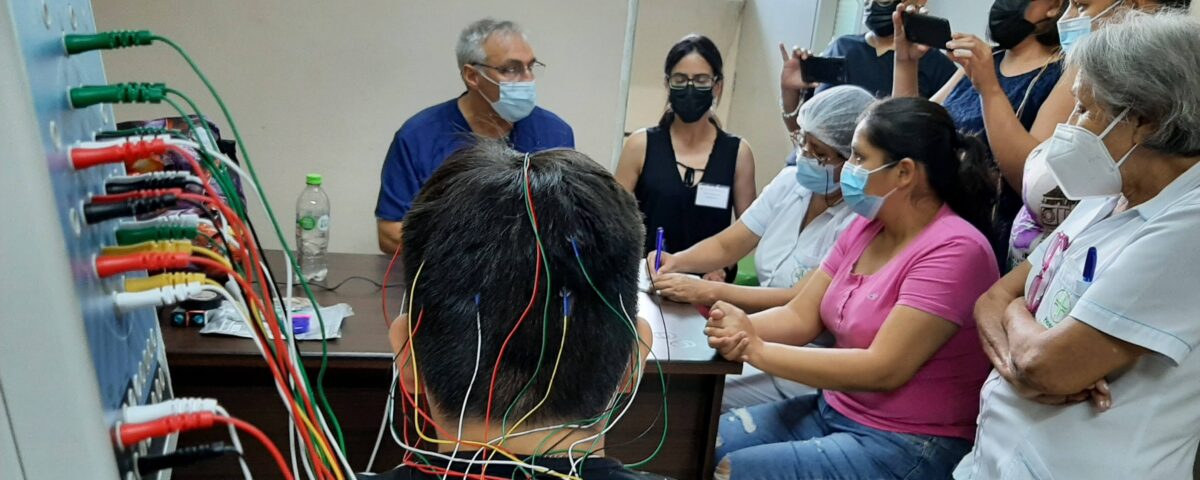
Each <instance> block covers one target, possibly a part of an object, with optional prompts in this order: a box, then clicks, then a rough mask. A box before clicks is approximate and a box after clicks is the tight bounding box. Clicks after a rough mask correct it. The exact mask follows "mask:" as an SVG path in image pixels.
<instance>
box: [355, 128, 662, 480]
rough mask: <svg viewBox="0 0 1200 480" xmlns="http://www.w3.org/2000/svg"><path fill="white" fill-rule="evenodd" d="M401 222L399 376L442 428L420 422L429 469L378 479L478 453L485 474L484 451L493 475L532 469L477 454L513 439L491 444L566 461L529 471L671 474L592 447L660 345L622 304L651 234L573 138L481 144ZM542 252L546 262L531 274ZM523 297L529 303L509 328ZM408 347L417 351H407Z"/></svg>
mask: <svg viewBox="0 0 1200 480" xmlns="http://www.w3.org/2000/svg"><path fill="white" fill-rule="evenodd" d="M527 192H528V193H527ZM527 195H528V197H527ZM527 198H528V199H529V203H528V210H527V203H526V199H527ZM531 218H536V224H537V225H538V230H536V231H535V230H534V229H533V227H532V226H531V223H532V222H533V221H534V220H531ZM405 223H406V225H405V228H404V239H403V241H404V249H403V252H402V254H403V255H404V268H405V279H406V281H407V283H408V284H409V285H410V287H411V288H412V297H413V298H412V312H413V314H412V315H411V316H409V315H402V316H401V317H400V318H398V319H396V321H394V322H393V323H392V326H391V328H390V339H391V342H392V346H393V349H394V350H395V351H396V352H397V354H398V359H397V367H398V369H399V372H400V381H402V382H404V385H405V388H406V390H407V391H408V392H412V391H414V389H416V388H420V391H421V392H422V393H423V394H424V395H425V396H426V397H427V398H428V400H429V402H428V403H429V405H430V408H429V410H430V411H429V412H428V413H429V415H430V417H431V418H432V419H433V420H435V421H436V422H437V424H438V425H440V426H442V429H435V428H434V427H432V426H430V427H426V428H425V430H426V431H427V432H429V433H428V434H429V435H433V433H434V432H435V431H437V432H441V433H438V434H437V436H438V437H439V438H441V440H440V441H439V443H440V444H439V445H438V446H437V447H438V448H437V450H439V452H434V453H435V454H436V455H429V454H428V453H424V454H423V455H424V457H425V458H427V459H428V460H429V462H430V463H431V464H432V466H433V469H434V470H433V471H434V472H436V473H434V474H429V473H423V472H420V471H417V470H416V469H415V467H412V466H402V467H400V468H397V469H395V470H392V471H390V472H388V473H385V474H383V475H381V476H379V477H370V478H385V479H391V480H401V479H425V478H431V479H432V478H442V473H444V470H445V469H449V470H452V471H454V472H464V470H466V469H467V468H468V464H469V462H472V461H473V460H472V459H473V458H475V460H474V462H475V464H472V466H471V467H470V472H471V473H472V474H473V475H475V474H480V473H483V470H482V465H479V464H478V463H486V464H487V470H486V472H487V475H488V478H494V477H500V478H509V477H510V476H512V475H515V474H516V473H517V472H521V471H523V472H526V473H530V472H534V471H536V469H535V468H533V467H528V466H524V467H520V468H517V467H515V466H514V465H511V464H506V463H505V462H511V461H512V459H511V458H509V457H508V456H506V455H503V454H500V453H496V454H493V453H492V449H490V448H489V449H488V450H487V451H485V452H482V453H481V454H479V455H476V451H477V450H479V446H480V445H481V444H484V443H487V442H488V441H489V440H494V439H497V438H500V437H502V436H505V435H507V438H506V439H505V440H504V441H502V442H500V443H499V444H496V443H493V445H499V446H501V447H502V448H503V449H504V450H505V451H506V452H508V453H509V454H510V455H512V456H515V457H517V458H519V459H520V460H521V461H522V462H523V463H527V464H532V465H537V468H547V469H550V470H553V471H555V472H558V474H548V473H544V472H543V473H541V474H538V475H536V478H550V477H556V478H564V477H563V475H562V474H566V473H568V472H570V471H572V470H573V466H574V465H573V464H578V465H579V469H578V470H577V471H575V472H574V474H573V475H574V476H577V477H578V478H582V479H588V480H590V479H647V480H656V479H662V478H665V477H661V476H658V475H652V474H644V473H639V472H635V471H632V470H629V469H627V468H625V467H624V466H623V465H622V464H621V463H620V462H619V461H617V460H615V459H612V458H608V457H605V456H603V454H602V453H601V454H595V455H589V453H591V452H594V451H597V450H598V449H602V448H603V447H604V438H603V436H602V433H603V432H602V429H603V428H605V426H606V425H609V424H611V422H609V421H604V420H603V419H605V418H607V417H608V416H609V415H612V414H615V413H614V412H619V410H620V409H621V408H622V406H623V402H624V401H632V399H631V398H629V395H626V393H627V391H628V390H629V389H631V388H634V387H632V385H636V384H637V383H638V381H639V378H638V375H639V374H640V373H641V370H642V368H643V365H644V362H645V358H646V355H647V354H648V353H649V349H650V345H651V342H652V341H653V336H652V334H651V330H650V325H649V324H648V323H646V321H645V320H642V319H640V318H637V319H636V320H634V319H631V318H630V317H628V316H626V315H624V314H621V315H617V314H616V313H615V312H616V310H617V309H620V310H622V311H627V312H631V313H632V312H636V310H637V304H638V291H637V283H638V271H639V270H638V269H639V268H641V266H642V263H641V260H642V255H641V252H642V251H641V249H642V238H643V236H644V230H643V227H642V225H641V221H640V219H639V213H638V209H637V204H636V202H635V201H634V198H633V195H631V194H629V193H628V192H626V191H625V190H624V189H622V188H621V186H620V185H618V184H617V182H616V181H615V180H614V179H613V177H612V175H611V174H610V173H608V172H607V171H605V170H604V168H603V167H601V166H599V164H597V163H596V162H594V161H593V160H591V159H590V158H588V157H587V156H586V155H584V154H582V153H579V152H576V151H574V150H568V149H555V150H550V151H545V152H541V153H536V154H532V155H530V154H521V153H519V152H516V151H514V150H512V149H510V148H507V147H505V146H503V145H501V144H499V143H498V142H494V141H482V142H481V143H480V144H479V145H477V146H475V147H472V148H470V149H466V150H462V151H460V152H458V153H456V154H455V155H453V156H452V157H451V158H450V159H449V160H447V161H446V163H445V165H443V166H442V167H441V168H440V169H438V171H437V172H435V173H434V174H433V176H432V177H430V179H429V182H428V183H427V184H426V186H425V188H424V189H423V190H422V191H421V194H420V195H419V196H418V198H417V200H416V202H415V203H414V205H413V208H412V210H411V211H410V212H409V215H408V217H407V220H406V222H405ZM539 244H540V248H537V246H538V245H539ZM538 252H541V253H542V254H543V255H544V260H543V261H542V262H540V263H541V265H540V268H539V269H538V270H539V271H538V272H536V273H535V267H534V264H535V262H537V258H538V256H537V253H538ZM589 277H590V278H589ZM593 282H594V286H593ZM547 283H549V285H547ZM535 285H536V287H535ZM531 291H532V292H534V295H535V297H534V298H532V299H531V298H529V296H530V293H531ZM568 297H569V298H568ZM610 303H611V304H613V305H610ZM528 305H535V306H536V307H535V308H533V310H532V312H533V313H531V314H530V316H529V317H528V318H525V319H524V324H523V325H521V326H520V328H516V325H517V323H518V322H519V321H520V320H519V319H520V318H521V317H522V311H525V310H526V309H527V306H528ZM543 305H548V307H547V308H548V309H549V312H550V313H549V314H548V316H543V314H542V312H543ZM417 312H419V313H417ZM410 329H411V330H410ZM410 331H412V332H413V333H412V335H411V336H410V333H409V332H410ZM510 332H511V334H510ZM506 337H507V338H506ZM543 342H545V343H543ZM410 343H411V345H412V347H413V355H414V356H415V359H414V360H412V361H411V362H407V361H406V360H408V356H407V355H406V353H407V346H408V345H409V344H410ZM502 345H506V346H507V347H503V346H502ZM543 345H544V346H545V354H544V355H543V356H541V358H540V359H539V355H538V354H537V352H538V351H539V348H540V346H543ZM560 346H565V347H562V348H560ZM639 346H640V348H639ZM502 348H505V350H504V352H505V353H504V356H503V357H500V356H499V355H500V350H501V349H502ZM555 351H558V352H559V353H558V354H557V355H559V356H561V361H559V360H558V359H557V357H556V354H555ZM501 358H502V361H501ZM497 362H499V363H497ZM535 369H537V371H539V372H540V373H538V374H536V376H535V377H534V378H533V379H532V380H533V381H532V382H531V378H530V377H531V373H530V372H534V371H535ZM473 371H474V372H476V373H473ZM492 372H496V373H495V374H493V373H492ZM493 375H495V378H494V380H493V378H492V377H493ZM652 375H653V373H652ZM551 379H553V380H551ZM551 382H553V383H551ZM491 385H494V386H495V389H494V390H492V389H491V388H489V387H490V386H491ZM522 385H526V386H527V387H528V391H526V392H524V394H523V395H522V394H521V393H519V392H518V390H520V389H521V386H522ZM618 400H620V401H618ZM402 401H403V400H402ZM614 402H615V403H614ZM510 405H511V407H510ZM510 409H511V413H509V410H510ZM506 414H507V415H506ZM524 417H527V419H525V420H524V421H523V422H522V421H520V419H522V418H524ZM460 419H461V421H460ZM589 419H590V421H589ZM589 423H590V424H591V425H590V426H581V425H587V424H589ZM564 425H565V427H564V428H557V427H560V426H564ZM513 430H515V431H513ZM596 435H601V436H600V437H599V439H598V440H597V443H593V441H592V438H594V436H596ZM456 437H457V439H458V440H459V441H454V439H455V438H456ZM600 451H602V450H600ZM439 455H441V456H448V457H452V458H453V459H454V460H452V461H451V460H448V459H446V458H442V457H439ZM483 459H487V460H483ZM461 476H462V475H461V473H459V474H458V475H454V476H453V477H451V478H455V477H461ZM360 478H364V477H360ZM521 478H526V477H521Z"/></svg>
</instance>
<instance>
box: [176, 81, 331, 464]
mask: <svg viewBox="0 0 1200 480" xmlns="http://www.w3.org/2000/svg"><path fill="white" fill-rule="evenodd" d="M171 93H173V94H175V95H177V96H179V97H181V98H183V99H184V100H185V101H187V102H188V104H189V105H190V106H191V107H192V109H193V110H194V111H195V114H196V116H197V117H199V118H200V119H201V121H203V122H206V121H207V120H205V119H206V118H207V117H205V116H204V115H203V114H202V113H201V112H200V110H199V109H198V108H196V104H195V103H194V102H192V101H191V99H189V98H187V96H186V95H184V94H183V93H182V92H179V91H178V90H171ZM163 101H164V102H166V103H167V104H169V105H171V107H173V108H174V109H175V111H176V112H178V113H179V116H180V118H182V119H183V120H184V122H185V123H187V125H188V130H189V131H191V132H192V134H193V135H197V134H198V132H200V129H199V127H197V126H196V124H195V123H194V122H192V119H191V118H190V117H189V116H188V114H187V112H186V111H184V110H183V108H182V107H180V106H179V104H178V103H176V102H175V101H173V100H171V99H170V98H169V97H164V98H163ZM204 128H205V131H207V132H208V134H209V136H210V138H216V137H215V136H213V134H212V131H209V130H207V129H208V124H207V123H204ZM196 140H197V142H196V143H197V144H202V142H201V141H200V139H199V137H196ZM200 156H201V161H202V162H204V164H205V167H206V168H208V169H209V171H211V172H213V178H214V179H215V180H216V181H217V184H218V185H219V186H220V187H221V189H222V190H221V191H223V192H228V193H229V194H230V195H232V197H231V198H236V197H237V190H235V189H234V188H233V185H232V183H233V182H232V181H231V180H230V179H229V177H228V172H227V171H226V170H225V169H216V168H214V165H213V160H212V158H211V157H210V156H209V155H208V152H207V151H206V150H205V149H203V148H201V149H200ZM235 213H237V214H238V215H239V216H240V217H242V218H243V219H245V218H246V215H245V211H244V210H243V211H241V212H235ZM226 252H228V250H226ZM234 266H235V268H236V269H237V271H238V272H239V273H242V274H243V275H245V272H244V271H242V269H241V266H240V265H238V264H237V263H235V264H234ZM251 277H252V278H258V277H257V276H256V275H255V273H254V272H251ZM260 281H261V282H265V280H262V279H260ZM280 332H281V333H283V335H284V338H287V337H288V336H289V335H291V332H290V331H288V329H287V328H286V326H285V325H282V324H281V325H280ZM265 343H266V344H267V348H268V349H270V350H271V355H272V356H274V355H276V354H277V351H276V350H275V344H274V343H272V342H265ZM296 354H297V355H299V354H300V350H299V347H296ZM300 379H301V381H302V383H303V386H304V389H305V391H307V392H308V395H309V397H312V396H313V390H312V387H311V386H309V384H308V377H307V375H301V376H300ZM291 391H292V394H293V395H296V394H298V393H300V392H299V391H297V390H296V388H295V387H292V388H291ZM288 408H289V409H290V408H291V407H290V406H289V407H288ZM305 435H308V438H309V440H310V441H312V442H313V443H316V442H317V438H316V437H315V435H314V434H313V433H312V432H309V431H306V432H305ZM317 454H318V455H320V457H321V461H322V462H323V463H324V464H325V465H329V466H331V465H332V464H331V463H330V462H331V461H332V459H330V458H328V457H327V456H326V455H325V452H324V451H323V450H318V451H317Z"/></svg>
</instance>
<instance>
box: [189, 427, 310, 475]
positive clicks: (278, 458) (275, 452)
mask: <svg viewBox="0 0 1200 480" xmlns="http://www.w3.org/2000/svg"><path fill="white" fill-rule="evenodd" d="M213 420H214V421H216V422H217V423H224V424H227V425H233V426H234V427H236V428H237V429H238V430H241V431H243V432H246V433H248V434H250V436H252V437H254V438H256V439H258V441H259V443H262V445H263V447H266V449H267V452H269V453H270V454H271V456H272V457H274V458H275V464H276V465H278V466H279V471H280V473H282V474H283V478H284V479H286V480H293V478H292V472H291V470H288V465H287V462H285V461H284V460H283V454H281V453H279V449H278V448H277V447H275V444H274V443H271V439H269V438H267V435H266V434H264V433H263V432H262V430H259V429H258V427H255V426H254V425H251V424H249V423H247V422H245V421H243V420H240V419H237V418H234V417H221V416H217V417H214V418H213ZM314 460H315V459H314ZM313 463H317V462H313Z"/></svg>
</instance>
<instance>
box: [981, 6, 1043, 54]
mask: <svg viewBox="0 0 1200 480" xmlns="http://www.w3.org/2000/svg"><path fill="white" fill-rule="evenodd" d="M1028 6H1029V0H996V1H995V3H993V4H992V10H991V11H990V12H988V36H989V37H991V38H992V40H994V41H995V42H996V44H997V45H999V46H1000V48H1001V49H1003V50H1008V49H1010V48H1013V47H1015V46H1017V44H1018V43H1021V42H1022V41H1024V40H1025V38H1026V37H1028V36H1029V34H1031V33H1033V30H1034V29H1035V28H1036V25H1034V24H1032V23H1030V22H1029V20H1026V19H1025V8H1026V7H1028Z"/></svg>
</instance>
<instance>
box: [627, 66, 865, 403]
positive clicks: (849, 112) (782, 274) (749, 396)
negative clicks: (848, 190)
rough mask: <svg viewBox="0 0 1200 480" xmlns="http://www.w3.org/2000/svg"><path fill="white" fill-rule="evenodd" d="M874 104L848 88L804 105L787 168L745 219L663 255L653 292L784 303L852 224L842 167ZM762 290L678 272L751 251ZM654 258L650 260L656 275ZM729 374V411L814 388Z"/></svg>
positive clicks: (756, 306)
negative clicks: (844, 198)
mask: <svg viewBox="0 0 1200 480" xmlns="http://www.w3.org/2000/svg"><path fill="white" fill-rule="evenodd" d="M874 100H875V97H874V96H872V95H871V94H870V93H869V92H867V91H866V90H864V89H862V88H859V87H855V86H849V85H843V86H838V87H833V88H830V89H828V90H825V91H823V92H821V93H819V94H817V95H816V96H814V97H813V98H812V99H810V100H809V101H807V102H805V103H804V105H803V106H802V107H801V108H800V115H799V120H800V122H799V123H800V127H801V132H800V134H799V135H797V136H796V138H798V139H799V141H798V143H799V146H798V147H797V148H796V151H795V152H794V154H793V155H792V156H790V157H789V158H788V165H787V166H786V167H784V168H783V170H782V171H780V172H779V175H777V176H776V177H775V179H774V180H772V181H771V183H770V184H769V185H767V187H766V188H765V189H764V190H763V192H762V194H761V195H759V197H758V199H757V200H755V201H754V203H753V204H751V205H750V208H749V209H747V210H746V212H745V213H744V214H743V215H742V217H741V218H740V219H738V221H737V222H736V223H734V224H733V225H731V226H730V227H729V228H726V229H725V230H723V231H721V233H718V234H717V235H714V236H712V237H709V238H708V239H705V240H703V241H701V242H700V243H697V244H696V245H694V246H692V247H691V248H689V249H687V250H684V251H682V252H677V253H674V254H669V253H664V254H663V258H662V267H661V268H659V269H658V271H657V272H654V273H653V275H652V278H653V280H654V288H655V289H656V290H657V291H658V292H659V294H661V295H662V296H663V297H665V298H667V299H669V300H673V301H676V302H682V303H693V304H699V305H712V304H713V303H716V302H717V301H724V302H728V303H731V304H733V305H736V306H738V307H740V308H742V309H744V310H747V311H751V312H756V311H760V310H765V309H768V308H772V307H777V306H780V305H784V304H786V303H787V302H788V301H789V300H791V299H792V297H794V296H795V295H796V292H797V291H798V290H799V287H800V286H801V284H802V283H801V282H800V280H801V279H803V278H804V276H805V275H807V274H808V272H810V271H812V270H814V269H816V268H817V267H819V266H820V264H821V260H822V259H824V258H825V254H826V253H827V252H828V251H829V249H830V248H832V247H833V244H834V242H835V241H836V240H837V238H838V236H840V235H841V233H842V231H843V230H844V229H845V228H846V226H847V225H849V224H850V221H851V220H853V219H854V215H853V213H852V212H851V211H850V209H849V208H846V205H845V203H843V202H842V192H841V189H840V177H841V171H842V164H843V163H845V161H846V159H847V158H849V156H850V139H851V138H852V137H853V136H854V127H855V126H856V125H857V124H858V117H859V115H860V114H862V112H863V111H864V110H866V109H867V107H868V106H870V105H871V103H873V102H874ZM756 247H757V250H756V251H755V254H754V261H755V269H756V270H757V273H758V281H759V285H761V286H758V287H747V286H741V285H733V284H728V283H720V282H713V281H707V280H702V279H699V278H696V277H694V276H690V275H685V274H682V273H675V272H708V271H712V270H716V269H719V268H721V266H723V265H730V264H732V263H736V262H737V261H738V259H740V258H742V257H744V256H746V255H748V254H749V253H750V252H751V251H752V250H755V248H756ZM654 256H655V253H654V252H651V253H650V255H649V257H648V259H647V261H648V263H649V265H650V270H651V271H652V272H653V271H654V268H653V266H654V264H655V259H654ZM746 369H747V373H744V374H742V375H740V376H735V377H731V378H730V379H729V381H728V382H727V386H726V389H725V400H724V405H723V408H724V409H726V410H728V409H730V408H735V407H739V406H744V405H751V404H757V403H762V402H767V401H772V400H779V399H782V398H789V397H792V396H795V395H801V394H805V393H811V392H812V389H811V388H809V387H806V386H804V385H801V384H798V383H792V382H788V381H786V380H778V379H774V378H772V377H770V376H768V375H766V374H763V373H761V372H755V371H753V368H751V367H746Z"/></svg>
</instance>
